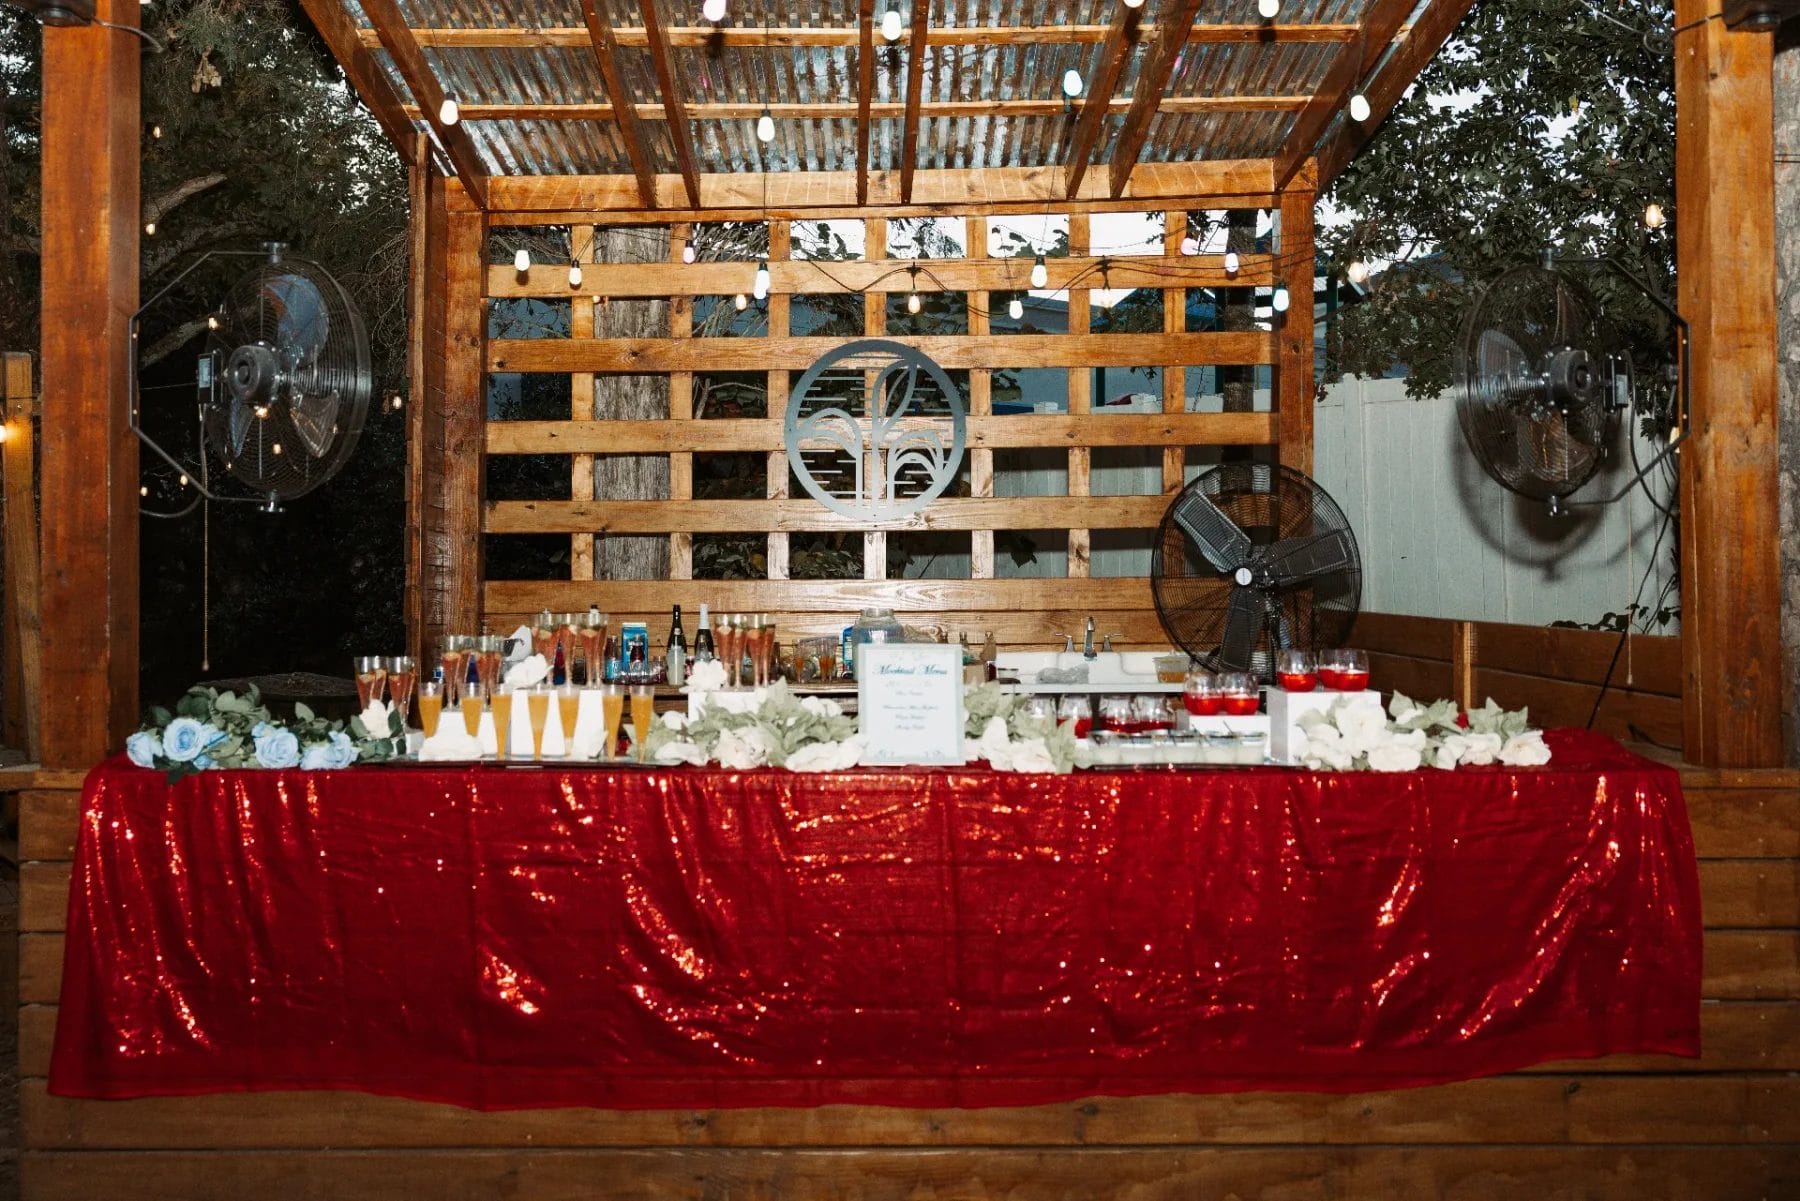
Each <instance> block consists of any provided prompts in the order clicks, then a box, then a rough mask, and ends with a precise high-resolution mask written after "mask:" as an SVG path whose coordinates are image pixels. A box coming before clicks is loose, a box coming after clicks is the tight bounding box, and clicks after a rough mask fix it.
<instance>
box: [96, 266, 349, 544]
mask: <svg viewBox="0 0 1800 1201" xmlns="http://www.w3.org/2000/svg"><path fill="white" fill-rule="evenodd" d="M219 257H250V258H254V259H255V260H256V262H255V264H254V265H253V266H252V267H251V268H250V269H249V270H248V271H246V272H245V273H244V274H243V275H242V276H240V277H239V278H238V280H237V281H236V282H235V283H234V284H233V285H232V286H231V287H230V288H229V289H228V290H227V292H226V294H225V299H224V301H223V302H222V303H221V304H220V305H219V307H218V309H217V310H216V311H214V312H213V313H211V314H209V315H208V316H207V319H206V326H207V336H206V337H207V348H206V352H205V353H204V354H202V355H201V356H200V360H199V364H198V371H199V374H198V376H197V380H196V383H197V386H198V389H199V401H200V443H201V445H200V453H199V455H198V457H197V461H195V462H183V461H182V460H181V459H180V458H178V457H177V456H175V455H174V454H171V453H170V452H169V451H167V450H165V449H164V448H163V447H162V446H161V445H159V444H158V443H157V442H156V441H155V440H154V439H153V438H152V437H151V436H150V435H149V434H147V433H146V432H145V430H144V427H143V424H142V421H141V412H140V407H139V393H138V388H137V385H138V381H137V378H136V374H135V373H134V374H133V378H132V388H133V392H132V404H131V414H132V424H131V428H132V430H133V431H134V432H136V434H137V435H138V437H139V438H140V439H142V440H143V441H144V444H145V445H146V446H148V447H149V448H150V449H151V450H153V451H154V452H155V453H156V454H157V455H158V456H159V457H161V458H162V459H163V460H164V461H165V462H167V463H168V464H169V465H170V466H171V467H174V468H175V469H176V470H178V471H180V472H182V474H183V476H184V478H186V479H188V480H191V481H192V483H193V486H194V487H195V488H196V489H197V490H198V492H199V493H200V495H202V496H204V497H206V498H207V499H209V500H251V501H255V502H257V503H260V504H262V505H264V506H265V507H267V508H269V509H271V510H273V509H275V508H278V507H279V506H280V504H281V502H283V501H287V500H292V499H294V498H295V497H299V496H304V495H305V494H306V493H308V492H310V491H312V490H313V489H314V488H316V487H318V486H319V485H320V484H322V483H324V482H325V481H326V480H328V479H330V478H331V477H332V476H333V475H335V474H337V472H338V471H339V470H340V469H341V468H342V467H343V466H344V464H345V463H346V462H347V461H348V460H349V458H350V454H351V452H352V451H354V450H355V449H356V442H357V439H358V438H359V437H360V436H361V434H362V427H363V422H364V420H365V419H366V418H367V416H368V411H369V401H370V398H371V396H372V394H373V392H374V377H373V374H372V372H371V368H370V360H369V336H368V333H367V331H366V329H365V328H364V326H363V321H362V316H361V315H360V314H359V313H358V312H357V311H356V306H355V305H354V304H353V303H352V302H351V300H350V296H349V293H347V292H345V291H344V288H343V286H342V285H341V284H339V283H338V282H337V280H335V279H333V278H332V277H331V275H330V274H329V273H328V272H327V271H326V270H325V269H324V268H323V267H321V266H319V265H318V264H317V263H314V262H312V261H310V260H308V259H302V258H296V257H293V256H291V255H288V254H286V253H285V250H284V248H283V247H281V246H279V245H270V246H268V247H266V248H265V250H264V251H263V252H262V253H260V254H251V253H247V252H238V251H212V252H210V253H208V254H206V255H202V256H201V257H200V258H199V259H197V260H196V261H195V262H193V263H192V264H190V265H189V266H188V267H187V268H186V269H185V270H184V271H182V273H181V274H180V275H177V276H176V277H175V279H173V280H171V281H170V283H169V285H168V286H167V287H165V288H164V289H163V290H162V291H161V292H158V293H157V295H156V296H155V297H153V298H152V299H151V300H150V302H149V303H147V304H145V305H144V307H143V308H141V309H139V310H138V312H137V313H136V314H135V315H134V316H133V317H132V337H133V339H134V340H135V339H136V337H137V329H138V322H139V320H140V319H141V318H142V316H143V314H144V312H145V311H147V310H148V309H149V308H150V307H151V306H152V305H154V304H156V303H157V302H158V301H159V300H161V299H162V298H163V297H164V296H165V295H167V294H168V293H169V291H170V289H172V288H174V287H175V285H176V284H178V283H179V282H180V281H181V280H182V279H184V278H186V277H187V276H188V275H190V274H191V273H193V272H194V271H195V270H196V269H198V268H199V267H200V266H201V265H202V264H203V263H205V262H207V261H208V260H210V259H213V258H219ZM209 458H210V459H211V460H214V461H216V462H218V463H219V464H220V465H221V466H223V467H224V469H225V470H226V472H228V473H229V474H230V475H231V476H232V477H234V478H236V479H237V480H238V481H239V482H240V483H242V484H243V485H244V486H245V487H246V488H248V489H249V490H250V493H251V495H249V496H243V495H227V494H221V493H219V492H218V491H216V490H215V488H214V486H213V483H212V480H211V477H210V473H209V471H208V460H209Z"/></svg>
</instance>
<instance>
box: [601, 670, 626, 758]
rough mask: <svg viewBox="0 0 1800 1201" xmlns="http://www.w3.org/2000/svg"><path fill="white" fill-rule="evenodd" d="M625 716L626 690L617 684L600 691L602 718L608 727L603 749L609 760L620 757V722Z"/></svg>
mask: <svg viewBox="0 0 1800 1201" xmlns="http://www.w3.org/2000/svg"><path fill="white" fill-rule="evenodd" d="M624 716H625V690H624V689H623V688H621V687H620V686H619V685H617V684H608V685H606V686H605V687H604V688H602V689H601V690H600V717H601V721H602V724H603V725H604V726H605V727H606V730H605V734H606V741H605V742H603V743H602V744H601V749H602V751H603V752H604V753H605V755H606V757H607V758H608V759H615V758H617V757H618V755H617V751H618V749H619V722H620V721H621V720H622V719H623V718H624Z"/></svg>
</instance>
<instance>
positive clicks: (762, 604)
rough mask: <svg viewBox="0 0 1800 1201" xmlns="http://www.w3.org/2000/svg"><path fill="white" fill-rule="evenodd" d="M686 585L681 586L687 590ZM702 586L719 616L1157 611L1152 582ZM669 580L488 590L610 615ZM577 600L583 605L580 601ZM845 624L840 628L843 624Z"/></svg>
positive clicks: (649, 604)
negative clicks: (1043, 608)
mask: <svg viewBox="0 0 1800 1201" xmlns="http://www.w3.org/2000/svg"><path fill="white" fill-rule="evenodd" d="M689 587H690V586H689V585H685V584H684V585H682V588H683V589H684V590H687V589H688V588H689ZM691 587H692V589H695V590H698V589H702V588H703V589H704V590H705V593H706V596H707V598H710V599H711V601H712V602H713V610H714V611H715V612H721V613H761V612H775V611H777V610H787V611H806V612H815V613H835V614H837V615H839V616H842V615H843V614H845V613H854V612H856V611H858V610H860V609H865V608H868V607H870V606H872V605H878V606H884V607H888V608H892V609H894V610H895V611H897V612H902V613H915V612H928V611H952V610H955V611H969V612H980V613H990V612H1005V611H1007V610H1026V609H1033V610H1035V609H1036V608H1038V607H1039V606H1040V605H1041V604H1042V603H1043V602H1044V600H1045V599H1046V598H1045V595H1044V593H1045V590H1046V588H1047V587H1054V588H1055V590H1056V595H1055V602H1056V603H1057V604H1058V605H1060V606H1062V607H1064V608H1067V609H1070V610H1096V609H1143V610H1149V611H1154V609H1155V605H1154V603H1153V602H1152V601H1151V599H1150V583H1149V581H1148V580H1141V579H1140V580H1130V579H1127V580H1056V581H1053V582H1048V583H1047V582H1046V581H1044V580H979V581H971V580H893V581H888V582H885V583H882V582H869V581H864V580H707V581H705V583H704V584H701V583H696V584H694V585H692V586H691ZM668 592H669V585H668V584H667V583H666V582H662V581H656V580H632V581H609V582H606V583H604V584H601V585H572V584H569V583H567V582H564V581H559V580H541V581H540V580H489V581H488V582H487V584H486V585H485V587H484V589H483V594H484V597H485V601H486V607H487V609H488V610H489V611H491V612H495V613H535V612H537V611H538V610H539V609H543V608H550V609H555V610H558V611H561V610H566V609H574V608H580V607H583V606H586V605H588V604H591V603H593V602H594V599H595V597H597V596H598V597H601V598H603V599H602V600H601V601H600V605H601V608H603V609H605V610H606V611H607V612H609V613H616V612H622V611H625V610H630V611H633V612H638V611H642V612H647V613H653V612H656V611H657V610H658V609H661V608H665V607H666V606H665V605H664V601H663V598H664V597H666V596H667V595H668ZM577 601H579V602H580V604H579V605H577V603H576V602H577ZM840 628H841V627H840Z"/></svg>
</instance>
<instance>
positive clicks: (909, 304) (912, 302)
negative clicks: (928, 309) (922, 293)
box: [906, 292, 920, 313]
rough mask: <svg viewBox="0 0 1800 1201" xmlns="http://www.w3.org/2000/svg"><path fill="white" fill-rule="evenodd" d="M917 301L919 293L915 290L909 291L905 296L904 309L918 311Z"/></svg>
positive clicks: (910, 311)
mask: <svg viewBox="0 0 1800 1201" xmlns="http://www.w3.org/2000/svg"><path fill="white" fill-rule="evenodd" d="M919 303H920V302H919V294H918V293H917V292H909V293H908V294H907V297H906V311H907V312H909V313H916V312H918V311H919Z"/></svg>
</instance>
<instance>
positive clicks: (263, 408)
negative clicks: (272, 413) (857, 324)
mask: <svg viewBox="0 0 1800 1201" xmlns="http://www.w3.org/2000/svg"><path fill="white" fill-rule="evenodd" d="M256 417H257V420H259V421H266V420H268V417H269V406H268V405H257V406H256Z"/></svg>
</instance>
